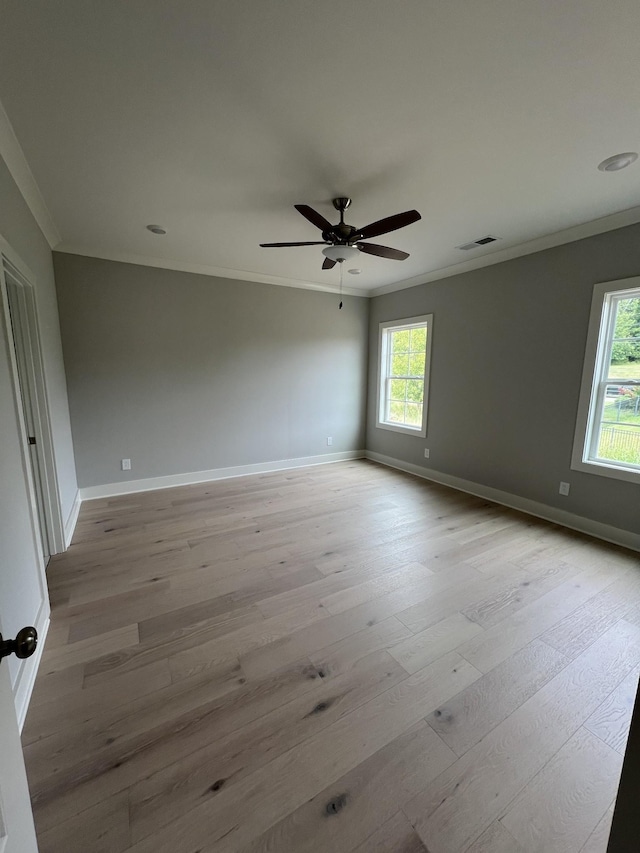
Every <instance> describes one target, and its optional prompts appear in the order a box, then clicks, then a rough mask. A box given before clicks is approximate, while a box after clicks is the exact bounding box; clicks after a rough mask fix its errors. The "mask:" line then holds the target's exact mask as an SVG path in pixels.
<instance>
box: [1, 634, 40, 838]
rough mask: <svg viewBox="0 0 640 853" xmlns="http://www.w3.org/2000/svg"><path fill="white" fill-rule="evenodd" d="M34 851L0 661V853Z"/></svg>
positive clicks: (18, 749)
mask: <svg viewBox="0 0 640 853" xmlns="http://www.w3.org/2000/svg"><path fill="white" fill-rule="evenodd" d="M5 639H6V638H5ZM11 639H13V638H11ZM37 850H38V845H37V843H36V833H35V829H34V827H33V815H32V813H31V801H30V799H29V788H28V787H27V776H26V773H25V770H24V760H23V758H22V746H21V744H20V735H19V733H18V721H17V720H16V710H15V705H14V699H13V691H12V690H11V681H10V679H9V667H8V666H7V662H6V660H4V661H0V853H37Z"/></svg>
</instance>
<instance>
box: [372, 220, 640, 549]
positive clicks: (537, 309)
mask: <svg viewBox="0 0 640 853" xmlns="http://www.w3.org/2000/svg"><path fill="white" fill-rule="evenodd" d="M637 275H640V226H639V225H634V226H630V227H628V228H622V229H619V230H617V231H610V232H608V233H606V234H600V235H598V236H596V237H590V238H588V239H585V240H580V241H578V242H575V243H569V244H567V245H564V246H559V247H557V248H554V249H548V250H546V251H543V252H538V253H536V254H533V255H528V256H526V257H522V258H518V259H517V260H513V261H508V262H505V263H501V264H496V265H495V266H491V267H486V268H484V269H481V270H476V271H473V272H469V273H465V274H463V275H459V276H455V277H454V276H452V277H450V278H445V279H441V280H440V281H435V282H432V283H428V284H424V285H420V286H418V287H413V288H410V289H408V290H402V291H397V292H396V293H390V294H386V295H384V296H379V297H376V298H374V299H373V300H372V304H371V312H370V347H371V350H370V353H371V355H370V361H369V405H368V421H367V449H368V450H373V451H376V452H378V453H382V454H385V455H387V456H391V457H395V458H396V459H400V460H403V461H405V462H411V463H413V464H415V465H420V466H423V467H425V469H427V468H429V467H430V468H432V469H434V470H436V471H441V472H444V473H446V474H450V475H453V476H457V477H461V478H464V479H466V480H471V481H473V482H476V483H481V484H485V485H488V486H492V487H493V488H497V489H502V490H504V491H506V492H510V493H512V494H514V495H519V496H522V497H525V498H529V499H531V500H536V501H540V502H542V503H545V504H547V505H550V506H556V507H559V508H561V509H564V510H567V511H568V512H573V513H576V514H577V515H581V516H584V517H586V518H589V519H593V520H596V521H600V522H603V523H605V524H611V525H614V526H616V527H620V528H623V529H625V530H630V531H632V532H634V533H638V532H640V488H639V487H638V486H637V485H635V484H633V483H628V482H623V481H620V480H611V479H608V478H605V477H600V476H596V475H593V474H586V473H582V472H578V471H572V470H571V468H570V462H571V450H572V445H573V433H574V428H575V422H576V410H577V405H578V395H579V390H580V381H581V376H582V365H583V357H584V349H585V343H586V335H587V325H588V319H589V312H590V307H591V297H592V291H593V286H594V284H596V283H597V282H601V281H610V280H614V279H620V278H629V277H632V276H637ZM427 313H433V314H434V332H433V350H432V365H431V401H430V409H429V422H428V427H427V437H426V439H422V438H417V437H414V436H406V435H402V434H398V433H393V432H389V431H387V430H382V429H378V428H376V426H375V399H376V381H377V353H378V324H379V323H380V322H382V321H384V320H393V319H401V318H404V317H411V316H414V315H418V314H427ZM425 447H428V448H429V449H430V452H431V453H430V458H429V460H426V459H425V458H424V454H423V450H424V448H425ZM561 480H564V481H568V482H570V483H571V494H570V496H569V497H566V498H565V497H561V496H560V495H559V494H558V485H559V482H560V481H561Z"/></svg>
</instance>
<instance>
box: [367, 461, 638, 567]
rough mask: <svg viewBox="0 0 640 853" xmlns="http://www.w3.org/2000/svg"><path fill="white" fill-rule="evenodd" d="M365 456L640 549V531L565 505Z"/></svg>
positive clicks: (401, 463)
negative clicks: (593, 516)
mask: <svg viewBox="0 0 640 853" xmlns="http://www.w3.org/2000/svg"><path fill="white" fill-rule="evenodd" d="M365 456H366V458H367V459H371V460H372V461H373V462H379V463H380V464H381V465H386V466H387V467H389V468H397V469H398V470H400V471H406V472H407V473H408V474H415V475H416V476H417V477H422V478H423V479H424V480H432V481H433V482H434V483H440V484H441V485H443V486H450V487H451V488H452V489H457V490H458V491H460V492H467V493H468V494H470V495H475V496H476V497H479V498H486V499H487V500H490V501H494V503H498V504H502V505H503V506H508V507H510V508H511V509H517V510H520V512H526V513H527V514H528V515H535V516H536V517H537V518H543V519H545V521H551V522H553V523H554V524H561V525H562V526H563V527H569V528H571V530H578V531H579V532H580V533H586V534H588V535H589V536H594V537H595V538H596V539H604V540H605V542H612V543H613V544H614V545H622V546H623V547H625V548H631V549H632V550H633V551H640V535H638V534H637V533H632V532H631V531H630V530H623V529H622V528H621V527H613V525H611V524H602V523H601V522H599V521H593V520H592V519H590V518H584V517H583V516H581V515H575V514H574V513H572V512H566V511H565V510H563V509H558V508H557V507H554V506H549V505H548V504H543V503H540V502H539V501H532V500H529V499H528V498H523V497H520V496H519V495H513V494H511V493H510V492H503V491H501V490H500V489H493V488H491V486H484V485H482V484H481V483H474V482H472V481H471V480H463V479H462V478H461V477H453V476H452V475H451V474H443V473H441V472H440V471H434V470H433V469H432V468H422V467H421V466H420V465H414V464H413V463H411V462H403V461H402V460H401V459H394V458H393V457H391V456H384V455H383V454H382V453H374V451H372V450H367V451H366V452H365Z"/></svg>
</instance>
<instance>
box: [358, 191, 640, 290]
mask: <svg viewBox="0 0 640 853" xmlns="http://www.w3.org/2000/svg"><path fill="white" fill-rule="evenodd" d="M638 222H640V206H639V207H631V208H629V209H628V210H622V211H620V212H619V213H612V214H610V215H609V216H603V217H601V218H600V219H592V220H590V221H589V222H583V223H582V224H580V225H574V226H572V227H571V228H565V229H564V230H562V231H556V232H555V233H553V234H546V235H545V236H544V237H537V238H536V239H535V240H528V241H527V242H525V243H519V244H518V245H517V246H511V247H510V248H508V249H499V250H497V251H494V252H489V253H487V254H484V255H482V257H478V258H474V259H473V260H470V261H463V262H462V263H459V264H452V265H451V266H448V267H441V268H440V269H437V270H433V271H432V272H428V273H424V274H423V275H416V276H413V278H406V279H404V280H403V281H396V282H394V283H393V284H384V285H382V287H376V288H375V289H373V290H370V291H369V292H368V295H369V296H383V295H384V294H385V293H394V292H395V291H396V290H406V289H407V288H409V287H417V286H418V285H420V284H427V283H428V282H430V281H439V280H440V279H442V278H450V277H451V276H454V275H460V274H461V273H465V272H471V271H472V270H477V269H481V268H482V267H490V266H493V265H494V264H500V263H502V262H503V261H511V260H513V259H514V258H521V257H523V256H524V255H532V254H534V253H535V252H542V251H543V250H544V249H553V248H554V247H555V246H562V245H564V244H565V243H574V242H575V241H576V240H583V239H584V238H585V237H594V236H596V235H597V234H604V233H605V232H606V231H614V230H615V229H616V228H624V227H625V226H627V225H636V224H637V223H638Z"/></svg>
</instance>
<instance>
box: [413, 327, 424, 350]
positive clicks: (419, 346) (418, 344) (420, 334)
mask: <svg viewBox="0 0 640 853" xmlns="http://www.w3.org/2000/svg"><path fill="white" fill-rule="evenodd" d="M426 348H427V328H426V326H423V327H422V328H419V329H411V351H412V352H424V351H425V350H426Z"/></svg>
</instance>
